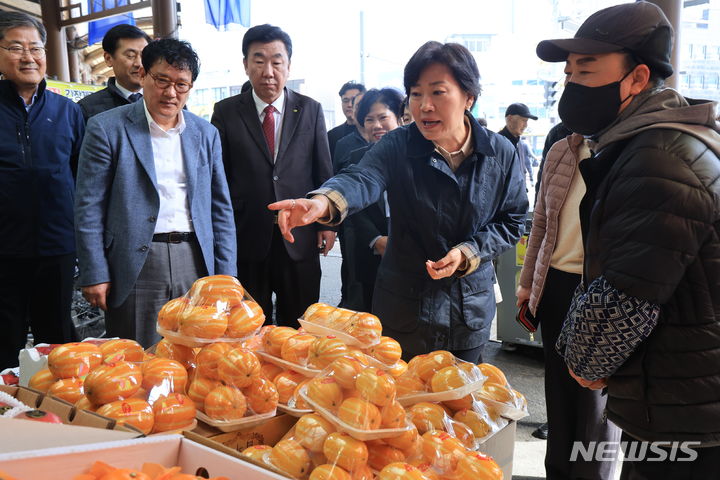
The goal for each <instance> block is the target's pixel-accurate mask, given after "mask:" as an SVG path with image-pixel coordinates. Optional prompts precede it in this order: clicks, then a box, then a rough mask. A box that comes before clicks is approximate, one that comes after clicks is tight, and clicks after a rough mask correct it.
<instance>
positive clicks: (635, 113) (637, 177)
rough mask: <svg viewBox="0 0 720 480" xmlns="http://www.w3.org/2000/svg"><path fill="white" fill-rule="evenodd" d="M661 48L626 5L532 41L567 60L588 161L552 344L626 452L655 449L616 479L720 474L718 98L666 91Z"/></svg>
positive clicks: (565, 107) (644, 6) (661, 22)
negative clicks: (579, 255) (597, 399)
mask: <svg viewBox="0 0 720 480" xmlns="http://www.w3.org/2000/svg"><path fill="white" fill-rule="evenodd" d="M672 45H673V29H672V26H671V25H670V23H669V22H668V20H667V18H666V17H665V15H664V14H663V12H662V10H660V8H659V7H657V6H656V5H654V4H652V3H650V2H635V3H626V4H621V5H617V6H614V7H609V8H606V9H603V10H599V11H598V12H595V13H594V14H592V15H591V16H590V17H588V19H587V20H585V22H583V24H582V25H581V26H580V28H579V29H578V31H577V33H576V34H575V37H574V38H570V39H558V40H545V41H542V42H540V43H539V44H538V46H537V54H538V56H539V57H540V58H541V59H542V60H545V61H550V62H564V63H565V74H566V77H567V84H566V86H565V89H564V91H563V94H562V97H561V98H560V102H559V104H558V112H559V114H560V118H561V119H562V121H563V123H564V124H565V126H566V127H567V128H568V129H569V130H570V131H572V132H575V133H578V134H581V135H584V136H587V137H589V138H590V140H591V142H590V151H591V152H592V153H591V155H590V156H589V157H588V158H585V159H583V160H582V162H581V164H580V171H581V173H582V176H583V180H584V182H585V186H586V189H587V191H586V193H585V196H584V197H583V200H582V201H581V203H580V212H579V214H580V224H581V226H582V234H583V246H584V260H583V270H582V283H581V284H580V285H579V286H578V288H577V289H576V291H575V295H574V297H573V299H572V301H571V305H570V309H569V312H568V315H567V318H566V320H565V323H564V325H563V328H562V331H561V332H560V335H559V339H558V344H557V348H558V350H559V352H560V354H561V355H562V356H563V357H564V359H565V363H566V364H567V366H568V368H569V373H570V375H572V376H573V377H574V378H575V379H576V381H577V382H578V383H579V384H580V385H582V386H584V387H587V388H590V389H593V390H602V389H607V395H608V400H607V407H606V410H605V411H606V414H607V418H608V419H609V420H611V421H612V422H613V423H615V424H616V425H618V426H619V427H620V428H621V429H622V430H623V438H622V441H623V442H626V443H625V445H627V447H626V450H627V451H634V452H639V451H640V450H641V449H643V451H646V452H647V451H648V450H647V449H646V447H647V444H645V447H642V446H641V444H640V442H641V441H642V442H666V443H664V446H662V445H660V444H657V443H651V444H650V447H649V452H650V453H647V454H635V455H632V457H633V458H632V459H631V460H629V459H628V457H629V456H626V458H625V461H624V462H623V469H622V475H621V478H623V479H633V480H635V479H658V478H673V479H675V478H698V479H699V478H703V479H704V478H715V477H717V474H718V471H720V446H718V439H720V397H719V396H718V385H719V383H720V230H719V227H718V226H719V225H720V182H719V181H718V179H719V178H720V123H719V122H718V120H717V117H718V114H717V104H716V103H715V102H709V101H702V100H689V99H686V98H685V97H683V96H682V95H680V94H679V93H678V92H676V91H675V90H673V89H671V88H665V87H664V86H663V83H664V79H665V78H667V77H669V76H670V75H672V73H673V68H672V65H671V63H670V56H671V52H672ZM543 182H545V180H543ZM552 429H553V426H552V425H551V426H550V435H552ZM672 442H678V443H672ZM680 442H691V443H685V444H683V443H680ZM678 448H679V449H681V451H683V454H682V455H676V453H677V449H678ZM631 449H632V450H631ZM663 457H664V458H663ZM680 458H682V461H680Z"/></svg>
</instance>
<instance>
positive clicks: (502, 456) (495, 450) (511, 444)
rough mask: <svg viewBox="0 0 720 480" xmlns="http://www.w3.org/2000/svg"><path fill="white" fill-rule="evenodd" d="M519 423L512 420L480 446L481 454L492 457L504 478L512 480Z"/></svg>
mask: <svg viewBox="0 0 720 480" xmlns="http://www.w3.org/2000/svg"><path fill="white" fill-rule="evenodd" d="M516 429H517V422H516V421H515V420H511V421H510V423H508V424H507V425H506V426H505V427H504V428H502V429H501V430H500V431H499V432H497V433H496V434H495V435H493V436H492V437H490V438H488V439H487V440H485V441H484V442H483V443H482V444H480V448H479V449H478V450H479V451H480V452H481V453H484V454H486V455H490V456H491V457H492V458H493V460H495V463H497V464H498V465H499V466H500V468H501V469H502V471H503V478H506V479H508V480H509V479H511V478H512V468H513V455H514V454H515V430H516Z"/></svg>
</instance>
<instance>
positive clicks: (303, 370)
mask: <svg viewBox="0 0 720 480" xmlns="http://www.w3.org/2000/svg"><path fill="white" fill-rule="evenodd" d="M255 353H256V354H257V355H258V356H260V357H262V358H263V360H265V361H267V362H268V363H272V364H273V365H277V366H278V367H282V368H284V369H285V370H293V371H295V372H298V373H300V374H302V375H305V376H306V377H309V378H315V377H317V376H318V375H320V370H315V369H313V368H308V367H303V366H302V365H299V364H297V363H293V362H288V361H287V360H284V359H282V358H280V357H276V356H275V355H271V354H269V353H267V352H264V351H262V350H257V351H255Z"/></svg>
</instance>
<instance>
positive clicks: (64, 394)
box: [47, 377, 85, 403]
mask: <svg viewBox="0 0 720 480" xmlns="http://www.w3.org/2000/svg"><path fill="white" fill-rule="evenodd" d="M47 394H48V395H52V396H54V397H58V398H61V399H63V400H65V401H66V402H70V403H75V402H77V401H79V400H80V399H81V398H83V397H84V396H85V390H84V389H83V381H82V379H80V378H77V377H72V378H61V379H60V380H58V381H56V382H55V383H53V384H52V385H50V388H48V390H47Z"/></svg>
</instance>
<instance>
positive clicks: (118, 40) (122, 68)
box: [78, 24, 150, 121]
mask: <svg viewBox="0 0 720 480" xmlns="http://www.w3.org/2000/svg"><path fill="white" fill-rule="evenodd" d="M149 42H150V37H148V35H147V33H145V32H143V31H142V30H140V29H139V28H138V27H136V26H135V25H125V24H123V25H116V26H114V27H113V28H111V29H110V30H108V32H107V33H106V34H105V37H103V41H102V46H103V50H104V53H103V56H104V57H105V63H106V64H107V65H108V67H110V68H112V69H113V75H115V76H114V77H111V78H110V79H109V80H108V82H107V88H105V89H103V90H100V91H99V92H95V93H93V94H92V95H88V96H87V97H85V98H83V99H82V100H80V101H79V102H78V105H80V108H81V109H82V112H83V116H84V117H85V121H87V120H88V119H89V118H90V117H92V116H93V115H97V114H98V113H101V112H105V111H107V110H110V109H111V108H115V107H121V106H123V105H127V104H128V103H133V102H136V101H138V100H139V99H141V98H142V85H141V84H140V68H142V51H143V48H145V46H146V45H147V44H148V43H149Z"/></svg>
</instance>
